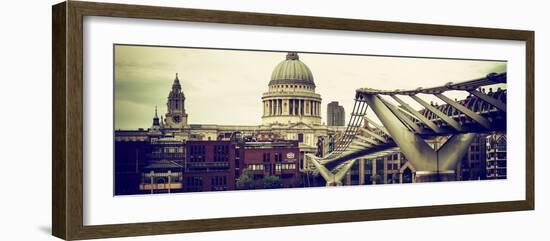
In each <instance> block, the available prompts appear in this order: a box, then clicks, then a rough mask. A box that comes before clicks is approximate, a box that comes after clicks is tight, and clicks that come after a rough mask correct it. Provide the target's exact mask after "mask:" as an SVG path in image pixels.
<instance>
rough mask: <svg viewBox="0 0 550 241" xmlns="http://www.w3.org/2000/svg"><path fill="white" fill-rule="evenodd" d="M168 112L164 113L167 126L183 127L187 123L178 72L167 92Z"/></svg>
mask: <svg viewBox="0 0 550 241" xmlns="http://www.w3.org/2000/svg"><path fill="white" fill-rule="evenodd" d="M166 107H167V109H168V112H167V113H166V116H165V117H166V118H165V120H166V126H167V128H183V127H184V126H186V125H187V113H185V95H184V94H183V91H182V89H181V84H180V80H179V77H178V73H176V77H175V78H174V83H173V84H172V89H171V90H170V93H169V94H168V102H167V103H166Z"/></svg>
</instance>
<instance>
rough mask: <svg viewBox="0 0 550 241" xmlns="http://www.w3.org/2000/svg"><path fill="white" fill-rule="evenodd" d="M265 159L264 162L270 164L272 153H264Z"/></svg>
mask: <svg viewBox="0 0 550 241" xmlns="http://www.w3.org/2000/svg"><path fill="white" fill-rule="evenodd" d="M263 159H264V162H270V161H271V160H270V159H271V155H270V153H269V152H266V153H264V156H263Z"/></svg>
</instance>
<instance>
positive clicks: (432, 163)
mask: <svg viewBox="0 0 550 241" xmlns="http://www.w3.org/2000/svg"><path fill="white" fill-rule="evenodd" d="M503 83H506V73H501V74H496V73H491V74H489V75H487V76H485V77H483V78H479V79H474V80H468V81H464V82H460V83H453V82H449V83H447V84H445V85H443V86H437V87H431V88H426V89H424V88H417V89H414V90H376V89H370V88H360V89H357V90H356V94H355V104H354V107H353V111H352V112H351V118H350V119H349V122H348V125H347V127H346V130H345V132H344V133H343V134H342V135H341V136H340V137H339V138H338V139H337V140H336V142H335V144H334V148H333V150H332V151H331V152H330V153H328V154H327V155H325V156H324V157H317V156H315V155H313V154H308V155H306V160H307V161H308V162H309V163H313V165H312V169H311V172H312V173H313V174H314V175H320V176H322V177H323V179H324V180H325V181H326V185H327V186H339V185H342V179H343V177H344V176H345V175H346V173H347V172H348V171H349V170H350V168H351V167H352V166H353V164H354V163H355V161H356V160H358V159H361V158H376V157H378V156H383V155H386V154H387V153H388V152H391V151H395V150H396V149H398V150H399V151H401V152H402V153H403V155H404V156H405V157H406V158H407V160H408V161H409V162H411V163H412V165H413V166H415V168H416V170H417V172H416V176H417V177H422V179H423V180H429V181H438V180H442V179H441V176H442V175H451V176H452V175H454V167H456V164H457V162H458V161H459V160H460V159H461V158H462V157H463V156H464V154H465V153H466V152H467V150H468V147H469V146H470V145H471V143H472V142H473V140H474V138H475V136H476V135H477V134H479V133H488V132H494V131H506V89H501V88H498V89H497V90H496V91H494V92H493V91H492V89H491V91H489V92H487V93H486V92H485V91H484V90H485V88H484V87H488V86H491V85H495V84H503ZM449 91H459V92H464V93H465V94H467V95H468V97H467V98H466V99H463V100H456V99H454V100H453V99H451V98H449V97H448V94H447V93H446V92H449ZM419 94H423V96H424V98H426V97H425V96H426V95H430V96H433V97H436V98H437V99H440V100H441V101H443V102H444V103H445V104H442V105H435V104H433V103H428V102H427V101H425V100H424V99H422V98H420V96H419ZM406 96H408V97H409V99H412V100H413V101H414V102H416V103H418V104H419V105H421V106H422V107H423V109H421V110H415V109H414V108H413V107H411V105H410V104H408V103H407V101H405V100H404V98H403V97H406ZM390 99H393V100H394V101H393V102H394V103H397V105H396V104H393V103H391V102H390V101H389V100H390ZM369 107H370V109H371V110H372V111H373V112H374V114H375V115H376V117H377V118H378V120H379V121H380V122H381V123H377V122H376V121H373V120H372V119H370V118H369V117H367V115H366V113H367V109H368V108H369ZM441 136H446V137H448V139H447V141H446V142H445V143H444V144H443V145H442V146H441V147H439V148H438V149H434V148H432V147H431V146H430V145H429V144H428V143H427V140H429V139H433V138H435V137H441Z"/></svg>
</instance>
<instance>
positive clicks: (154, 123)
mask: <svg viewBox="0 0 550 241" xmlns="http://www.w3.org/2000/svg"><path fill="white" fill-rule="evenodd" d="M153 126H160V122H159V116H158V113H157V107H156V106H155V117H153Z"/></svg>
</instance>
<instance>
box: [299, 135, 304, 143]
mask: <svg viewBox="0 0 550 241" xmlns="http://www.w3.org/2000/svg"><path fill="white" fill-rule="evenodd" d="M298 141H299V142H304V134H303V133H298Z"/></svg>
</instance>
